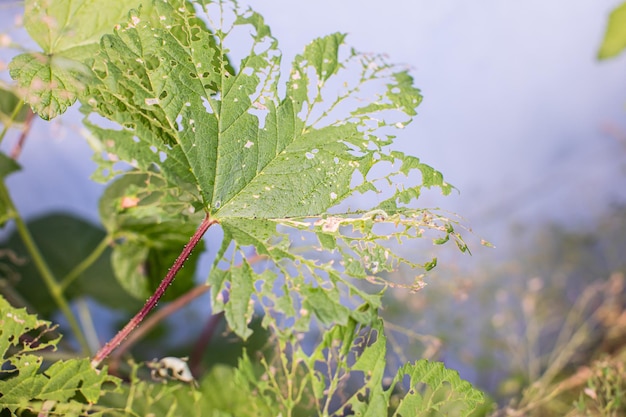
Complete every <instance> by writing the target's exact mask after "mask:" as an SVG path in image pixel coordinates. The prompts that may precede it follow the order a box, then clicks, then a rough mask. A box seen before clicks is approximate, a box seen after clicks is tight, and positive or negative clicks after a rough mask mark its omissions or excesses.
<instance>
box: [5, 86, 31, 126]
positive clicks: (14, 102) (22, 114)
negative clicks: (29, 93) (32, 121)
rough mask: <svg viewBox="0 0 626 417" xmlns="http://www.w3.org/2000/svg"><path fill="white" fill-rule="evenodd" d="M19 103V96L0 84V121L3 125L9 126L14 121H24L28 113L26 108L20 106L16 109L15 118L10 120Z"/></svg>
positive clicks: (14, 122)
mask: <svg viewBox="0 0 626 417" xmlns="http://www.w3.org/2000/svg"><path fill="white" fill-rule="evenodd" d="M19 103H20V98H19V97H18V96H17V95H16V94H15V92H13V91H12V90H9V89H7V88H5V87H2V86H0V123H2V124H3V125H4V126H11V125H13V124H16V123H24V122H25V121H26V117H27V115H28V108H27V107H26V106H24V107H22V109H21V110H20V111H18V113H17V115H15V118H14V119H13V120H11V117H12V116H13V113H15V110H16V109H17V106H18V105H19Z"/></svg>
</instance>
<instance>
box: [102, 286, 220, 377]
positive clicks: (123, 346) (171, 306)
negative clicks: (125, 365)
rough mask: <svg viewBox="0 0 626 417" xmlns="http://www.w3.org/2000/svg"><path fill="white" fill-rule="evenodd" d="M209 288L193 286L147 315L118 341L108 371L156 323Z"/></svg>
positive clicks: (114, 367) (111, 369)
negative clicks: (133, 329)
mask: <svg viewBox="0 0 626 417" xmlns="http://www.w3.org/2000/svg"><path fill="white" fill-rule="evenodd" d="M209 289H210V287H209V286H208V285H199V286H197V287H194V288H193V289H192V290H191V291H188V292H186V293H185V294H183V295H181V296H180V297H178V298H177V299H176V300H174V301H172V302H171V303H168V304H167V306H165V307H163V308H161V309H159V310H158V311H156V312H155V313H154V314H153V315H151V316H150V317H148V318H147V319H146V321H144V322H143V323H142V324H141V326H139V327H137V329H136V330H135V331H134V332H132V333H131V334H130V336H128V338H126V339H125V340H124V341H123V342H122V343H120V346H119V347H118V348H117V350H116V351H115V353H113V354H112V355H111V359H110V361H109V373H112V372H115V370H116V369H117V367H118V362H119V360H120V358H121V357H122V355H124V353H125V352H126V351H128V350H129V349H130V348H131V347H133V345H134V344H135V343H137V341H139V340H141V338H142V337H143V336H145V335H146V334H147V333H148V332H150V330H152V329H153V328H154V327H155V326H156V325H157V324H159V323H160V322H161V320H163V319H164V318H166V317H167V316H169V315H171V314H172V313H174V312H175V311H178V310H179V309H181V308H183V307H184V306H186V305H188V304H189V303H190V302H191V301H193V300H195V299H196V298H198V297H199V296H201V295H202V294H204V293H206V292H207V291H208V290H209ZM211 317H215V316H211Z"/></svg>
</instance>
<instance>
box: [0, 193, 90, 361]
mask: <svg viewBox="0 0 626 417" xmlns="http://www.w3.org/2000/svg"><path fill="white" fill-rule="evenodd" d="M0 199H2V200H4V202H5V203H6V204H7V206H8V208H9V211H10V212H12V217H13V218H14V220H15V225H16V226H17V232H18V233H19V235H20V238H21V239H22V242H24V246H25V247H26V250H27V251H28V253H29V254H30V257H31V258H32V260H33V263H34V264H35V267H36V268H37V270H38V271H39V274H40V275H41V278H42V279H43V282H44V284H45V285H46V287H47V288H48V292H49V293H50V296H51V297H52V299H53V300H54V302H55V303H56V305H57V306H58V307H59V309H60V310H61V312H62V313H63V315H65V318H66V319H67V322H68V324H69V325H70V327H71V329H72V332H74V334H75V336H76V339H77V340H78V343H79V344H80V347H81V350H82V351H83V354H85V355H89V344H88V343H87V340H86V339H85V335H83V332H82V330H81V328H80V325H79V324H78V320H76V316H75V315H74V313H72V310H71V309H70V305H69V303H68V302H67V300H66V299H65V297H64V296H63V288H62V287H61V285H59V283H58V282H57V280H56V278H55V277H54V274H52V271H51V270H50V267H49V266H48V264H47V263H46V261H45V260H44V258H43V256H42V255H41V252H40V251H39V248H38V247H37V244H36V243H35V240H34V239H33V237H32V235H31V234H30V231H29V230H28V227H26V223H24V220H23V219H22V217H21V216H20V215H19V213H18V211H17V210H16V208H15V205H14V204H13V200H11V197H10V195H9V190H7V188H6V185H5V184H4V182H2V181H0Z"/></svg>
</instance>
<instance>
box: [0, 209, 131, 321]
mask: <svg viewBox="0 0 626 417" xmlns="http://www.w3.org/2000/svg"><path fill="white" fill-rule="evenodd" d="M27 226H28V228H29V230H30V232H31V234H32V235H33V238H34V239H35V242H36V243H37V246H38V247H39V249H40V251H41V253H42V255H43V256H44V258H45V259H46V262H47V263H48V265H49V266H50V268H51V270H52V272H53V273H54V274H55V276H57V277H59V278H62V277H64V276H65V275H67V274H68V273H69V272H70V271H71V270H72V269H73V268H74V267H76V266H77V265H78V264H79V263H80V262H82V261H83V260H84V259H85V258H86V257H87V256H89V255H90V254H91V253H92V251H93V250H94V249H95V248H96V247H97V246H98V244H99V243H100V242H101V241H102V240H103V239H104V238H105V237H106V234H105V233H104V231H103V230H101V229H99V228H98V227H96V226H94V225H92V224H91V223H88V222H86V221H84V220H81V219H79V218H76V217H72V216H69V215H64V214H51V215H47V216H44V217H41V218H39V219H35V220H32V221H29V222H28V224H27ZM1 246H2V249H3V250H5V251H8V252H9V253H11V254H13V257H11V258H9V260H11V259H13V260H14V261H13V262H14V263H13V264H12V265H10V264H8V263H7V265H6V268H7V269H6V270H7V274H8V277H9V282H10V283H11V284H12V286H13V287H14V289H15V290H16V291H17V293H19V294H20V296H21V298H22V299H23V301H25V302H26V303H27V304H28V305H30V306H31V307H32V308H33V309H35V310H36V311H37V312H38V313H39V314H41V315H42V316H43V317H51V315H52V313H54V312H55V311H56V309H57V305H56V303H55V302H54V300H53V299H52V297H51V296H50V294H49V293H48V292H47V291H43V290H33V289H38V288H41V287H42V285H43V281H42V278H41V277H40V276H39V272H38V270H37V268H36V267H35V265H34V263H33V262H31V261H30V259H29V255H28V252H27V250H26V248H25V247H24V245H23V243H22V241H21V239H20V237H19V235H18V233H17V232H13V233H12V234H11V235H10V236H9V237H8V239H7V240H6V242H4V243H3V244H2V245H1ZM110 254H111V252H110V250H106V251H105V252H104V253H103V255H102V256H100V257H99V258H98V260H97V261H96V262H94V264H93V265H91V266H90V267H89V268H88V269H86V270H85V271H83V272H82V273H81V274H80V275H79V276H78V277H77V279H76V280H75V281H73V282H72V283H71V284H70V285H69V286H68V287H67V289H66V290H65V296H66V297H67V298H68V299H69V300H72V299H74V298H77V297H91V298H93V299H94V300H96V301H98V302H100V303H102V304H104V305H106V306H109V307H111V308H114V309H123V310H126V311H134V310H136V309H137V308H139V307H141V303H140V302H137V301H136V300H134V299H132V298H131V297H129V296H128V295H127V294H126V291H124V290H123V289H122V287H121V286H120V285H119V284H118V283H117V281H116V280H115V277H114V274H113V271H112V270H111V264H110V261H109V258H110V256H111V255H110ZM142 301H143V300H142Z"/></svg>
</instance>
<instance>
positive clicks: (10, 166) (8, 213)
mask: <svg viewBox="0 0 626 417" xmlns="http://www.w3.org/2000/svg"><path fill="white" fill-rule="evenodd" d="M19 170H20V165H19V164H18V163H17V162H15V160H14V159H13V158H9V157H8V156H6V155H5V154H4V153H2V152H0V181H4V179H5V178H6V177H7V176H9V175H10V174H12V173H13V172H16V171H19ZM7 199H8V196H6V195H0V227H2V226H4V224H5V223H6V222H7V221H9V220H10V219H12V218H13V217H15V213H14V212H13V209H12V208H11V203H10V201H7Z"/></svg>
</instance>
